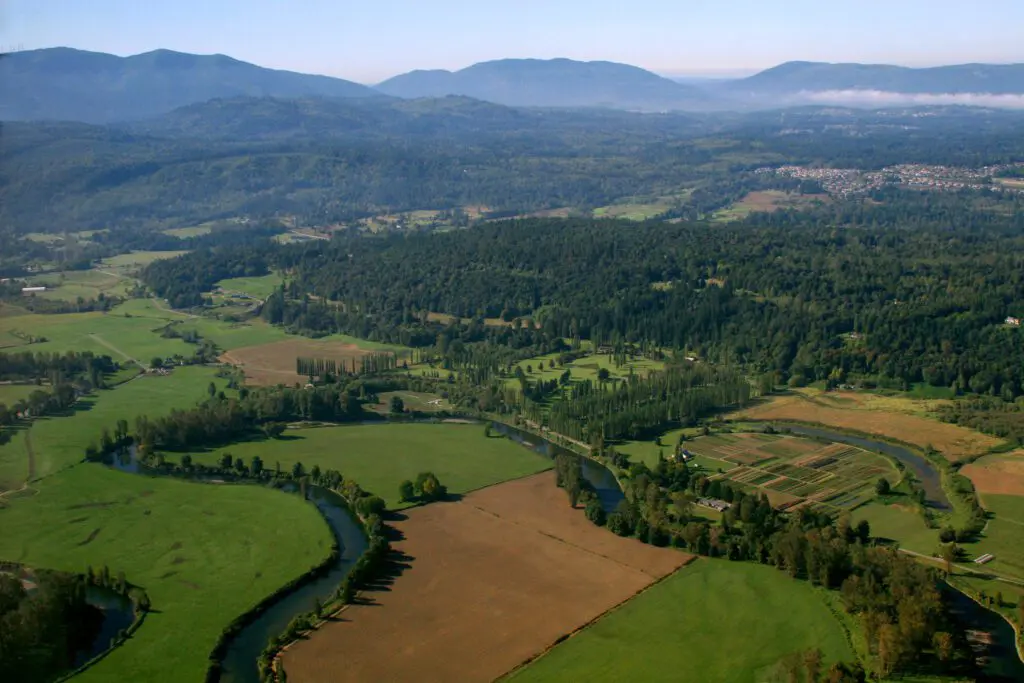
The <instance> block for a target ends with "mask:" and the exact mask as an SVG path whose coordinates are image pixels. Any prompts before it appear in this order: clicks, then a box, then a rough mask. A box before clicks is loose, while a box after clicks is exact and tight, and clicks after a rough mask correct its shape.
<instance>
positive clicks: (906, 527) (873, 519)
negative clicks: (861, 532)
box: [852, 501, 940, 555]
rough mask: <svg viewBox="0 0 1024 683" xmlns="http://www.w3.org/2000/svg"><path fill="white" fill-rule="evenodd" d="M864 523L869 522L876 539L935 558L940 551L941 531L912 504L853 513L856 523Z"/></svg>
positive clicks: (877, 506) (873, 507) (877, 505)
mask: <svg viewBox="0 0 1024 683" xmlns="http://www.w3.org/2000/svg"><path fill="white" fill-rule="evenodd" d="M861 520H867V523H868V524H869V525H870V526H871V536H872V537H873V538H878V539H883V540H886V541H891V542H894V543H895V544H896V545H897V546H899V547H900V548H906V549H907V550H912V551H914V552H916V553H924V554H926V555H934V554H936V552H937V551H938V549H939V545H940V544H939V532H938V529H929V528H928V526H927V525H926V524H925V522H924V518H923V517H922V516H921V513H919V512H918V511H917V510H915V509H914V508H913V507H911V506H910V505H909V504H906V505H904V504H900V503H895V504H889V505H887V504H885V503H882V502H880V501H876V502H873V503H869V504H868V505H865V506H863V507H859V508H857V509H856V510H854V512H853V516H852V521H853V523H854V524H857V523H858V522H860V521H861Z"/></svg>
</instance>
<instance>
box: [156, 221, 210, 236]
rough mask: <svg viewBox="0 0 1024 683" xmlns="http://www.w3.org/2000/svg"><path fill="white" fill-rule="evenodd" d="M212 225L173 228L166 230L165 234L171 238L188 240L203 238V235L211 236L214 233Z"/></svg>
mask: <svg viewBox="0 0 1024 683" xmlns="http://www.w3.org/2000/svg"><path fill="white" fill-rule="evenodd" d="M210 225H211V224H203V225H193V226H192V227H190V228H171V229H169V230H164V231H163V233H164V234H165V235H170V236H171V237H177V238H179V239H187V238H189V237H202V236H203V235H209V234H210V233H211V232H213V229H212V228H211V227H210Z"/></svg>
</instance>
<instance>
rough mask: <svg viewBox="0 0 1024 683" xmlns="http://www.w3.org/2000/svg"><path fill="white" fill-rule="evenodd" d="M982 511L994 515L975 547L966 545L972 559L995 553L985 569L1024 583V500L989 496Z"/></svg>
mask: <svg viewBox="0 0 1024 683" xmlns="http://www.w3.org/2000/svg"><path fill="white" fill-rule="evenodd" d="M982 507H984V508H985V509H986V510H988V511H989V512H992V513H993V514H994V517H993V518H992V519H991V520H989V523H988V526H987V527H985V531H983V532H982V534H981V540H979V541H978V542H976V543H965V544H963V549H964V552H966V553H967V554H968V556H969V558H970V559H972V560H973V559H974V558H975V557H978V556H979V555H983V554H985V553H992V554H993V555H995V559H994V560H992V561H991V562H989V563H987V564H985V566H984V568H985V569H991V570H992V571H994V572H998V573H1000V574H1005V575H1007V576H1011V577H1015V578H1018V579H1024V496H1005V495H1004V496H998V495H992V494H986V495H985V496H984V497H983V498H982Z"/></svg>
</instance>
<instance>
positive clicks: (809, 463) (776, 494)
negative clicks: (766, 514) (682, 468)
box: [684, 433, 899, 510]
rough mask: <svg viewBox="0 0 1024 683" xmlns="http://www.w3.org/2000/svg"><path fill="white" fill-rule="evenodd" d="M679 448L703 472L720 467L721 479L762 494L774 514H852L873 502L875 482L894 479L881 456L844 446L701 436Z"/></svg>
mask: <svg viewBox="0 0 1024 683" xmlns="http://www.w3.org/2000/svg"><path fill="white" fill-rule="evenodd" d="M684 447H685V448H686V449H687V450H688V451H689V452H691V453H694V454H696V455H697V456H699V457H700V458H702V464H703V466H704V467H708V468H709V469H710V468H711V467H715V464H716V463H719V462H721V463H723V464H724V466H723V467H722V469H723V470H725V473H724V474H722V475H721V476H722V477H724V478H726V479H728V480H729V481H732V482H735V483H738V484H740V485H741V486H742V487H743V488H744V489H758V490H760V491H763V492H764V493H765V494H766V495H767V496H768V499H769V500H770V501H771V503H772V505H774V506H776V507H778V508H780V509H792V508H796V507H800V506H803V505H811V504H813V505H819V506H824V507H826V508H829V509H839V510H852V509H853V508H856V507H858V506H859V505H863V504H864V503H867V502H868V501H870V500H872V499H873V498H874V497H875V490H874V486H875V483H876V482H877V481H878V479H879V478H883V477H884V478H886V479H888V480H889V481H890V483H896V482H897V481H898V480H899V472H897V470H896V468H895V467H894V466H892V465H891V464H890V463H889V461H888V460H886V459H885V458H884V457H883V456H881V455H877V454H875V453H869V452H868V451H865V450H862V449H860V448H856V447H854V446H847V445H846V444H837V443H833V444H821V443H818V442H816V441H812V440H810V439H802V438H799V437H793V436H782V435H777V434H760V433H743V434H718V435H715V436H704V437H700V438H697V439H694V440H693V441H688V442H686V443H685V444H684ZM709 466H710V467H709Z"/></svg>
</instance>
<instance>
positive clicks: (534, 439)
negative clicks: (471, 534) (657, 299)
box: [104, 422, 1024, 683]
mask: <svg viewBox="0 0 1024 683" xmlns="http://www.w3.org/2000/svg"><path fill="white" fill-rule="evenodd" d="M369 424H376V425H379V426H381V427H386V426H387V425H388V424H389V423H387V422H374V423H369ZM491 428H492V429H493V430H494V431H495V432H497V433H499V434H502V435H503V436H505V437H507V438H509V439H511V440H512V441H514V442H516V443H518V444H519V445H521V446H523V447H525V448H529V449H530V450H532V451H533V452H535V453H538V454H540V455H543V456H545V457H548V458H552V459H553V458H554V457H555V456H557V455H559V454H567V455H571V456H573V457H576V458H579V459H580V461H581V464H582V467H583V476H584V478H586V480H587V481H588V482H590V484H591V485H592V486H593V487H594V489H595V490H596V492H597V495H598V498H599V499H600V501H601V505H602V507H603V508H604V509H605V511H607V512H611V511H613V510H614V509H615V508H616V506H618V504H619V502H620V501H622V500H624V499H625V495H624V494H623V492H622V489H621V488H619V483H618V481H617V480H616V479H615V475H614V474H612V472H611V471H610V470H609V469H608V468H607V467H605V466H604V465H602V464H601V463H598V462H596V461H594V460H591V459H590V458H587V457H584V456H582V455H580V454H578V453H574V452H573V451H571V450H569V449H567V448H564V447H562V446H559V445H556V444H553V443H551V442H550V441H547V440H546V439H544V438H542V437H540V436H537V435H535V434H532V433H530V432H527V431H524V430H522V429H518V428H516V427H512V426H510V425H506V424H504V423H501V422H492V423H491ZM789 428H790V429H791V430H792V432H793V433H794V434H799V435H803V436H808V437H812V438H819V439H828V440H833V441H837V442H840V443H847V444H850V445H853V446H859V447H861V448H866V449H869V450H876V451H879V452H882V453H884V454H886V455H889V456H891V457H893V458H896V459H898V460H899V461H900V462H902V463H903V464H904V465H906V466H907V467H908V468H909V469H911V470H912V471H913V472H914V474H915V476H917V477H918V479H920V480H921V482H922V485H923V486H924V487H925V491H926V494H927V495H928V496H929V500H931V499H932V498H933V497H934V498H935V501H934V502H935V503H938V504H940V505H946V506H948V505H949V501H948V499H947V498H946V497H945V494H944V493H943V492H942V488H941V486H940V485H939V474H938V472H937V471H936V470H935V469H934V468H933V467H932V465H931V463H929V462H928V461H927V460H925V459H924V458H923V457H921V456H919V455H917V454H915V453H912V452H911V451H909V450H907V449H905V448H901V447H899V446H894V445H892V444H888V443H884V442H881V441H872V440H870V439H864V438H860V437H854V436H849V435H847V434H838V433H833V432H829V431H827V430H823V429H816V428H811V427H803V426H797V425H793V426H789ZM109 464H110V466H112V467H114V468H115V469H118V470H121V471H123V472H131V473H134V474H147V475H158V476H159V475H162V476H174V475H168V474H166V473H162V472H160V471H158V470H154V469H151V468H148V467H146V466H145V465H143V464H142V463H140V462H139V461H138V459H137V457H136V453H135V448H134V447H132V448H130V449H129V451H128V452H126V453H124V454H122V455H120V456H117V457H115V458H113V460H112V462H110V463H109ZM189 478H192V479H196V477H189ZM205 480H206V481H220V478H219V477H217V476H216V475H213V476H210V477H206V478H205ZM928 482H933V483H934V484H935V485H936V486H937V487H938V495H934V496H933V493H932V489H931V488H930V486H929V483H928ZM309 497H310V500H311V501H312V502H313V503H314V504H315V505H316V506H317V509H318V510H319V511H320V513H321V514H322V515H323V516H324V519H325V520H326V521H327V523H328V525H329V526H330V528H331V531H332V532H333V533H334V536H335V538H336V539H337V541H338V546H339V547H340V549H341V554H340V557H339V559H338V561H337V562H335V564H334V566H332V567H331V568H330V570H329V571H328V572H327V573H326V574H324V575H323V576H322V577H320V578H317V579H315V580H313V581H311V582H309V583H307V584H304V585H302V586H300V587H299V588H296V589H295V590H294V591H292V592H291V593H289V594H287V595H285V596H282V597H281V598H280V599H279V600H278V601H277V602H275V603H274V604H273V605H271V606H270V607H269V608H268V609H267V610H266V611H264V612H263V613H262V614H260V615H259V616H258V617H257V618H256V619H255V620H254V621H253V622H252V623H250V624H249V625H248V626H245V627H244V628H243V629H242V630H241V631H239V633H238V634H237V635H236V636H235V637H234V638H232V639H231V641H230V642H229V644H228V649H227V653H226V654H225V657H224V670H223V672H222V674H221V681H224V682H225V683H259V674H258V671H257V668H256V661H257V659H258V658H259V656H260V653H261V652H262V651H263V648H264V647H266V644H267V641H269V640H270V638H271V637H273V636H275V635H279V634H280V633H282V632H283V631H284V630H285V627H287V625H288V622H290V621H291V620H292V618H294V617H295V616H296V615H298V614H303V613H305V612H308V611H309V610H310V609H312V608H313V601H314V598H318V599H320V600H322V601H326V599H327V598H328V597H330V596H331V595H332V594H333V593H334V591H335V590H336V589H337V587H338V586H339V585H340V584H341V582H342V580H343V579H344V578H345V575H346V574H347V573H348V571H349V569H350V568H351V567H352V565H353V564H354V563H355V561H356V560H357V559H358V558H359V556H360V555H361V554H362V553H363V551H364V550H365V549H366V537H365V535H364V534H363V530H362V528H361V527H360V526H359V524H358V522H356V520H355V519H353V517H352V515H351V513H349V511H348V508H347V507H346V506H345V504H344V502H343V501H342V500H341V498H340V497H339V496H338V495H337V494H334V493H332V492H331V491H327V490H325V489H322V488H319V487H316V486H311V487H310V488H309ZM933 504H934V503H933ZM951 592H952V596H953V599H954V604H955V611H956V613H957V615H958V616H959V617H960V618H961V619H962V620H963V621H964V623H966V624H968V628H969V629H972V630H975V631H978V632H983V633H987V634H990V636H991V638H992V640H993V642H992V644H991V645H989V647H988V652H987V658H988V660H989V664H988V668H987V671H991V672H992V674H993V675H995V674H996V672H998V673H999V675H1003V676H1006V675H1009V676H1010V677H1009V678H1005V677H1004V678H999V677H992V678H987V679H986V680H991V681H1000V680H1016V681H1020V680H1024V662H1021V660H1020V659H1019V657H1018V656H1017V652H1016V649H1015V647H1014V645H1013V643H1014V637H1015V634H1014V632H1013V629H1012V627H1011V626H1010V625H1009V624H1008V623H1007V622H1006V621H1005V620H1004V619H1003V618H1002V617H1000V616H999V615H997V614H995V613H994V612H992V611H990V610H988V609H986V608H984V607H982V606H981V605H979V604H978V603H976V602H975V601H974V600H972V599H970V598H969V597H967V596H966V595H964V594H963V593H961V592H959V591H958V590H955V589H951ZM114 597H118V598H119V597H120V596H114ZM126 602H127V601H126ZM122 611H123V610H122ZM126 614H127V615H128V619H129V623H130V619H131V604H130V603H128V604H127V612H126ZM112 624H113V622H112ZM112 627H113V626H112ZM122 627H123V626H117V628H115V630H114V631H113V633H115V634H116V633H117V629H119V628H122ZM104 632H106V623H104ZM108 641H109V639H108Z"/></svg>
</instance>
